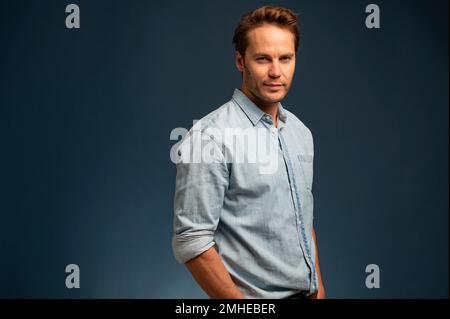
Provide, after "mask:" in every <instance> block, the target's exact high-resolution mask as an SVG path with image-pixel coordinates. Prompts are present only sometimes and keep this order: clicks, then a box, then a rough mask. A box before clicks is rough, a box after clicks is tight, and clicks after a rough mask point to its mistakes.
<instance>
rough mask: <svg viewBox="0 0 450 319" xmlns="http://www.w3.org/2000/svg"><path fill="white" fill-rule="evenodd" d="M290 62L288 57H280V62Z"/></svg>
mask: <svg viewBox="0 0 450 319" xmlns="http://www.w3.org/2000/svg"><path fill="white" fill-rule="evenodd" d="M290 60H291V58H290V57H288V56H286V57H282V58H281V61H283V62H288V61H290Z"/></svg>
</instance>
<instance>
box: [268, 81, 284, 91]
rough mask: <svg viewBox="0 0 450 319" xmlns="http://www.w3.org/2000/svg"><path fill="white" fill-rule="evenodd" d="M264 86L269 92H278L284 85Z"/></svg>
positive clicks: (269, 84)
mask: <svg viewBox="0 0 450 319" xmlns="http://www.w3.org/2000/svg"><path fill="white" fill-rule="evenodd" d="M264 86H266V87H267V88H268V89H269V90H272V91H278V90H279V89H281V88H282V87H283V84H280V83H265V84H264Z"/></svg>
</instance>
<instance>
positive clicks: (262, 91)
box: [236, 24, 295, 106]
mask: <svg viewBox="0 0 450 319" xmlns="http://www.w3.org/2000/svg"><path fill="white" fill-rule="evenodd" d="M247 39H248V47H247V50H246V51H245V57H244V59H243V58H242V56H241V54H239V52H237V53H236V66H237V67H238V69H239V71H241V72H242V73H243V82H242V90H243V91H244V93H246V94H247V95H249V97H250V98H251V99H252V100H253V101H254V102H256V104H257V105H264V106H266V105H272V104H273V103H278V102H279V101H281V100H282V99H283V98H284V97H285V96H286V94H287V93H288V91H289V89H290V87H291V83H292V78H293V77H294V71H295V45H294V35H293V34H292V33H291V32H290V31H289V30H287V29H282V28H280V27H277V26H275V25H271V24H266V25H263V26H260V27H257V28H255V29H253V30H251V31H250V32H249V33H248V34H247Z"/></svg>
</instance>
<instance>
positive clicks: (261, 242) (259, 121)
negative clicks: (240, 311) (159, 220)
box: [172, 89, 317, 298]
mask: <svg viewBox="0 0 450 319" xmlns="http://www.w3.org/2000/svg"><path fill="white" fill-rule="evenodd" d="M200 121H201V125H202V126H201V129H200V135H197V136H201V138H195V137H194V134H193V128H192V129H191V130H190V131H189V133H188V134H186V136H184V137H183V139H182V140H181V141H180V142H179V145H178V146H177V148H176V150H177V156H178V161H177V164H176V168H177V174H176V187H175V196H174V224H173V226H174V229H173V231H174V232H173V240H172V247H173V251H174V255H175V258H176V259H177V260H178V261H179V262H180V263H185V262H187V261H189V260H190V259H192V258H194V257H196V256H198V255H199V254H201V253H202V252H204V251H206V250H208V249H209V248H211V247H215V249H216V250H217V252H218V254H219V256H220V257H221V259H222V261H223V263H224V265H225V267H226V269H227V270H228V272H229V273H230V275H231V278H232V279H233V281H234V283H235V284H236V286H237V287H238V288H239V289H240V290H241V291H242V292H243V293H244V295H245V297H246V298H284V297H287V296H290V295H292V294H295V293H297V292H299V291H302V290H303V291H308V292H309V293H310V294H311V293H314V292H316V291H317V274H316V271H315V255H316V250H315V245H314V241H313V238H312V229H313V194H312V183H313V156H314V148H313V138H312V135H311V132H310V130H309V129H308V128H307V127H306V126H305V125H304V124H303V123H302V122H301V121H300V120H299V119H298V118H297V117H296V116H295V115H294V114H292V113H291V112H289V111H287V110H286V109H285V108H283V106H282V105H281V103H280V104H279V109H278V125H277V126H278V127H277V128H275V127H274V124H273V121H272V117H271V116H270V115H268V114H266V113H264V112H263V111H262V110H261V109H259V108H258V107H257V106H256V105H255V104H254V103H253V102H252V101H251V100H250V99H248V98H247V96H245V95H244V94H243V93H242V92H241V91H240V90H238V89H236V90H235V91H234V94H233V97H232V99H231V100H230V101H229V102H228V103H226V104H224V105H222V106H221V107H220V108H218V109H216V110H215V111H213V112H211V113H210V114H208V115H207V116H205V117H204V118H202V119H201V120H200ZM194 127H195V125H194ZM208 128H216V129H217V128H219V129H220V130H224V129H226V128H243V129H249V130H256V129H264V130H267V132H269V133H270V136H272V139H273V141H274V143H276V145H277V147H276V149H277V151H276V153H277V155H276V156H278V166H277V169H276V170H275V171H274V172H273V173H272V174H261V171H260V170H258V164H257V163H241V162H239V163H234V162H233V161H228V160H227V156H226V153H227V152H228V151H229V150H230V149H231V148H232V145H231V144H230V141H229V140H227V139H225V138H224V137H223V136H222V137H221V136H220V134H219V135H218V136H219V137H217V136H213V135H212V134H209V133H208ZM216 135H217V134H216ZM205 142H209V143H210V145H213V148H215V152H212V153H213V155H212V158H213V160H212V161H210V162H208V163H194V162H193V161H192V160H188V159H186V157H184V156H183V155H186V154H187V153H189V151H190V150H192V148H193V146H195V145H197V144H199V143H200V144H202V143H203V144H204V143H205ZM203 144H202V145H203ZM240 151H241V152H249V151H252V150H249V149H245V148H244V149H241V150H240ZM191 154H192V153H191ZM244 155H251V154H244Z"/></svg>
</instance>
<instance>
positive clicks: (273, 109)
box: [241, 86, 278, 127]
mask: <svg viewBox="0 0 450 319" xmlns="http://www.w3.org/2000/svg"><path fill="white" fill-rule="evenodd" d="M241 91H242V93H244V94H245V95H246V96H247V97H248V98H249V99H250V100H251V101H252V102H253V103H254V104H255V105H256V106H257V107H258V108H259V109H260V110H261V111H263V112H264V113H267V114H269V115H270V116H271V117H272V119H273V121H274V125H275V127H278V102H277V103H263V102H262V101H261V100H260V99H258V98H257V97H256V96H254V95H253V94H252V93H251V92H250V91H249V90H247V89H246V88H244V87H243V86H241Z"/></svg>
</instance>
